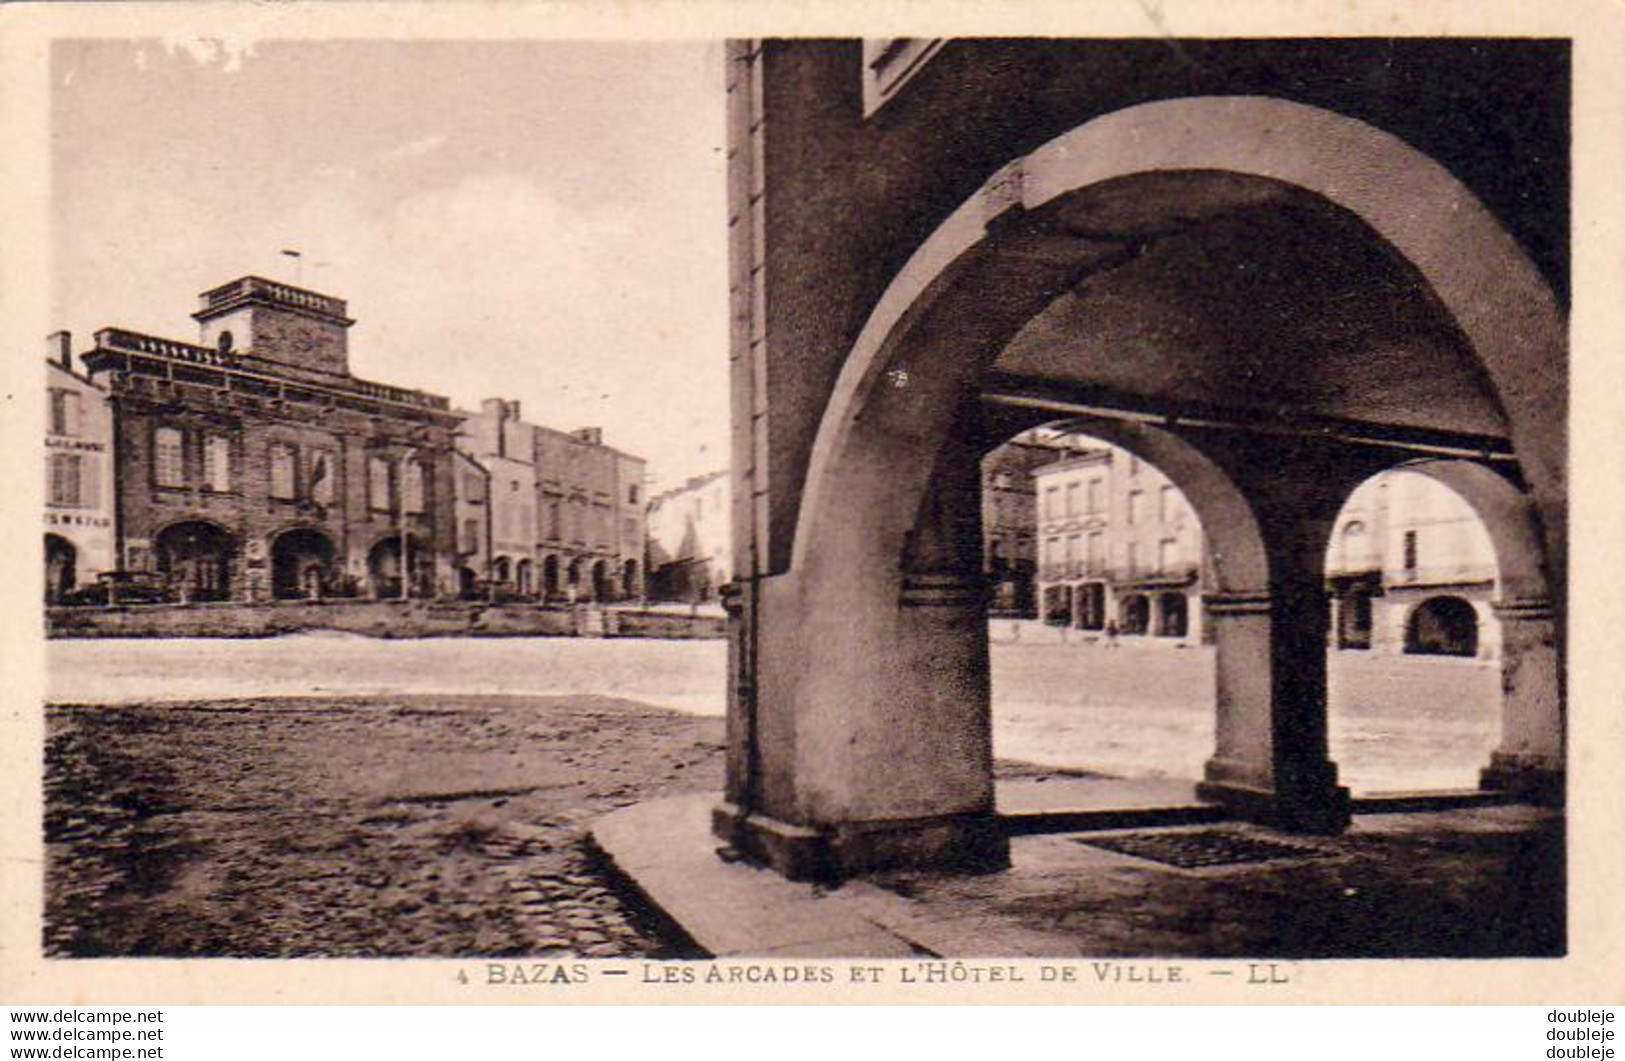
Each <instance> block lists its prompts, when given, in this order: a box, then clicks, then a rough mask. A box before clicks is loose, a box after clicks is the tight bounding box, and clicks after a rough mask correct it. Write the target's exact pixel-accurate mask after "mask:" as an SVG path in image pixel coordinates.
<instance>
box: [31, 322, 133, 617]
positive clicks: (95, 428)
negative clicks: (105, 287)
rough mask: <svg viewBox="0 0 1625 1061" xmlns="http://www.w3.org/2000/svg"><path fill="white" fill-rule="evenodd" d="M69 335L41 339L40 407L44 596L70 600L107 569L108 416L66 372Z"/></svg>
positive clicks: (110, 562)
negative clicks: (42, 387) (43, 380)
mask: <svg viewBox="0 0 1625 1061" xmlns="http://www.w3.org/2000/svg"><path fill="white" fill-rule="evenodd" d="M71 342H72V340H71V337H70V336H69V335H68V334H67V333H66V332H57V333H56V334H55V335H52V336H51V338H50V340H49V347H48V351H47V352H48V354H49V357H48V360H47V361H46V363H45V372H46V410H45V599H46V601H48V602H50V603H59V602H64V601H71V600H74V599H76V598H77V597H78V596H80V595H82V594H83V593H84V592H86V591H91V590H92V589H93V587H99V586H100V580H101V576H103V575H105V574H108V573H110V572H112V571H114V570H115V569H116V568H117V566H118V564H117V555H118V550H117V547H116V542H115V538H114V535H115V527H114V523H113V474H112V471H113V469H112V467H111V451H112V439H113V421H112V414H111V413H110V411H109V410H108V406H107V394H106V392H104V391H103V390H102V389H101V388H100V387H98V386H96V385H95V384H94V383H92V382H91V381H90V380H89V379H88V378H86V377H84V376H81V375H79V374H78V373H77V372H75V371H74V370H73V354H72V347H71Z"/></svg>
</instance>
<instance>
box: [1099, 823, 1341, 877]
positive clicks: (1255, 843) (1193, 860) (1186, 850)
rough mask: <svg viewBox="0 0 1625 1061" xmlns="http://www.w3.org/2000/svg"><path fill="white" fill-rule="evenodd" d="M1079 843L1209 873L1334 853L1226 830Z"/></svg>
mask: <svg viewBox="0 0 1625 1061" xmlns="http://www.w3.org/2000/svg"><path fill="white" fill-rule="evenodd" d="M1078 843H1080V844H1084V845H1086V846H1089V847H1099V848H1104V849H1105V850H1107V851H1115V852H1116V853H1117V854H1120V855H1132V856H1133V857H1135V858H1144V859H1149V860H1150V861H1152V862H1161V863H1162V864H1164V865H1167V866H1177V867H1178V868H1180V869H1206V868H1208V867H1211V866H1234V865H1242V864H1245V863H1248V862H1273V861H1276V860H1278V859H1286V858H1300V859H1301V858H1329V857H1331V855H1332V852H1330V851H1325V850H1322V849H1321V848H1318V847H1311V846H1309V845H1308V844H1294V843H1288V842H1286V841H1284V840H1266V839H1263V838H1262V837H1257V836H1248V835H1247V834H1245V833H1239V832H1233V831H1230V830H1226V829H1206V830H1203V831H1201V832H1189V833H1122V834H1118V835H1116V836H1091V837H1078Z"/></svg>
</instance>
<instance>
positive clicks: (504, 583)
mask: <svg viewBox="0 0 1625 1061" xmlns="http://www.w3.org/2000/svg"><path fill="white" fill-rule="evenodd" d="M491 580H492V581H493V582H495V583H496V584H497V585H499V586H501V587H503V588H504V589H510V588H512V586H513V561H511V560H509V559H508V558H507V557H506V556H499V557H497V558H496V559H495V560H493V561H492V562H491Z"/></svg>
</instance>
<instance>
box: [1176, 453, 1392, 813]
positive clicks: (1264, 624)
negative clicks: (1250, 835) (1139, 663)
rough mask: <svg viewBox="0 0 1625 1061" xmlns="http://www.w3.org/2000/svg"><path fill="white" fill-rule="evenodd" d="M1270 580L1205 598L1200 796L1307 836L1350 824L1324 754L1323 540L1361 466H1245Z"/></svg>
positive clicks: (1339, 462) (1289, 459)
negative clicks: (1211, 702) (1207, 730)
mask: <svg viewBox="0 0 1625 1061" xmlns="http://www.w3.org/2000/svg"><path fill="white" fill-rule="evenodd" d="M1243 468H1244V470H1245V471H1246V472H1247V473H1249V474H1248V476H1247V478H1248V482H1247V491H1248V493H1249V495H1250V498H1251V502H1252V508H1253V511H1254V513H1255V515H1256V516H1257V518H1258V523H1259V530H1260V533H1261V534H1262V535H1263V539H1264V542H1265V548H1266V552H1267V556H1268V568H1269V570H1268V579H1267V581H1268V584H1267V587H1260V588H1259V589H1257V590H1245V589H1242V590H1237V589H1232V590H1231V591H1230V592H1227V593H1220V594H1210V595H1209V596H1208V597H1207V598H1206V600H1207V613H1208V617H1209V619H1210V621H1211V622H1212V624H1213V629H1214V635H1213V636H1214V646H1215V652H1216V660H1215V663H1216V674H1217V689H1216V693H1217V710H1218V719H1217V727H1216V734H1217V739H1216V747H1215V751H1214V756H1213V759H1212V760H1210V761H1209V762H1208V764H1207V768H1206V770H1205V772H1204V774H1205V777H1204V780H1203V783H1202V784H1201V785H1200V786H1199V788H1198V792H1199V793H1200V794H1201V795H1202V797H1203V798H1205V799H1211V800H1215V801H1217V802H1221V803H1224V804H1226V805H1228V806H1230V807H1232V808H1234V809H1235V810H1236V811H1237V812H1238V813H1239V814H1241V815H1243V816H1244V817H1246V818H1248V819H1250V820H1253V821H1258V822H1262V823H1264V824H1268V825H1272V826H1276V827H1278V828H1283V829H1290V830H1294V831H1301V832H1316V833H1333V832H1340V831H1341V830H1343V829H1345V828H1347V826H1348V823H1349V818H1350V803H1349V794H1348V790H1347V789H1346V788H1343V787H1342V786H1340V785H1339V784H1338V783H1337V767H1336V766H1335V765H1334V764H1333V763H1332V761H1331V759H1330V758H1329V755H1328V742H1327V721H1326V710H1327V708H1326V652H1327V639H1328V633H1329V627H1330V622H1329V619H1330V614H1331V613H1330V604H1329V600H1328V594H1327V592H1326V583H1325V555H1326V543H1327V540H1328V537H1329V535H1330V533H1331V527H1332V525H1333V522H1334V520H1335V517H1336V515H1337V511H1338V508H1339V507H1340V506H1341V502H1342V499H1343V497H1344V496H1346V494H1347V492H1348V489H1349V488H1350V487H1349V486H1348V485H1347V484H1349V483H1352V482H1357V481H1359V478H1360V477H1361V476H1362V475H1363V473H1364V468H1363V467H1361V466H1360V465H1359V464H1358V463H1357V462H1356V461H1355V460H1352V459H1349V458H1348V457H1347V456H1346V455H1345V454H1343V453H1340V452H1338V451H1336V450H1333V449H1330V448H1326V449H1320V448H1316V449H1308V450H1306V451H1305V452H1302V453H1294V452H1291V451H1288V450H1285V449H1284V448H1283V450H1282V451H1281V452H1279V453H1278V454H1277V455H1275V459H1273V460H1264V459H1260V458H1259V457H1258V456H1254V458H1253V459H1252V460H1251V461H1249V462H1248V463H1247V464H1246V465H1244V466H1243Z"/></svg>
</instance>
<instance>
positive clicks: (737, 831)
mask: <svg viewBox="0 0 1625 1061" xmlns="http://www.w3.org/2000/svg"><path fill="white" fill-rule="evenodd" d="M938 469H939V470H938V474H937V476H936V477H935V478H934V479H933V481H932V484H931V487H930V489H929V490H928V492H927V495H926V498H925V502H924V504H923V506H922V509H921V512H920V516H919V519H918V521H917V523H916V526H915V529H914V530H913V532H912V533H911V534H910V535H909V536H908V540H907V541H906V542H904V543H902V545H903V548H902V549H901V552H900V554H899V551H897V550H895V549H890V548H889V547H888V544H887V543H883V542H876V543H872V547H871V549H870V551H869V553H868V555H867V556H862V557H858V560H857V562H856V563H855V564H853V565H852V566H850V567H845V568H842V569H841V571H840V572H839V577H836V574H835V573H832V572H830V571H827V570H824V571H818V572H817V577H816V578H815V579H808V580H807V581H803V580H802V578H801V577H800V575H799V573H792V574H789V575H786V576H780V577H777V578H773V579H767V580H763V581H762V583H761V587H762V593H763V596H764V600H763V604H764V605H765V606H764V607H762V608H761V609H760V610H759V611H757V612H755V618H754V621H753V622H743V621H736V623H735V630H736V634H735V636H736V638H737V639H739V640H738V642H737V643H736V646H735V658H736V659H737V660H739V661H740V664H739V665H737V669H736V671H735V674H734V675H733V677H734V680H736V681H741V682H744V681H747V680H748V679H747V675H748V674H750V673H754V674H755V676H756V680H755V683H754V684H753V685H752V686H751V687H749V688H743V687H741V688H739V689H736V690H735V702H736V703H738V704H741V705H743V704H750V705H752V707H753V710H752V711H751V712H750V713H749V714H747V713H745V712H742V711H736V712H735V713H734V714H735V717H734V718H731V719H730V734H729V754H730V765H729V783H728V790H727V796H726V802H725V803H724V804H723V805H722V806H720V807H719V808H718V809H717V812H716V813H715V814H714V815H713V819H712V823H713V830H714V831H715V832H716V833H717V835H718V836H719V837H721V838H722V839H724V840H725V841H726V842H727V843H728V844H729V845H730V846H731V847H733V848H734V849H735V850H737V851H739V852H741V853H742V854H744V855H746V856H748V857H751V858H753V859H755V860H757V861H761V862H766V863H768V864H769V865H771V866H772V867H773V868H775V869H777V870H778V871H779V872H781V873H783V874H785V875H786V876H788V877H791V878H792V879H825V880H838V879H841V878H844V877H847V876H851V875H853V874H857V873H862V872H866V871H870V870H877V869H884V868H886V867H889V866H908V867H911V868H937V869H947V870H959V871H985V870H990V869H998V868H1002V867H1004V866H1006V865H1008V863H1009V843H1008V840H1007V838H1006V836H1005V833H1004V829H1003V826H1002V824H1001V823H1000V822H999V820H998V817H997V815H996V813H995V808H994V793H993V740H992V709H991V687H990V680H989V673H988V657H987V653H988V633H987V612H986V607H987V605H986V580H985V578H984V577H983V575H982V573H981V542H980V494H979V490H980V476H979V450H977V449H976V448H975V447H974V446H973V445H971V444H969V443H956V444H952V445H950V447H949V451H948V452H947V453H946V454H945V455H944V457H943V459H942V460H941V461H940V462H939V465H938ZM812 587H816V588H812ZM808 596H817V597H818V598H819V599H818V601H817V603H816V606H815V605H814V602H813V601H811V600H808V599H807V598H808ZM740 606H741V608H742V615H741V619H743V618H747V617H748V615H749V610H750V609H753V608H755V607H756V602H755V601H754V600H752V599H751V598H750V597H749V595H748V594H747V595H746V596H745V597H744V598H743V599H742V600H741V601H740ZM775 617H780V621H774V619H775ZM791 617H794V619H793V620H792V618H791ZM752 636H753V637H754V638H755V640H754V641H749V640H746V639H747V638H749V637H752ZM747 728H748V729H749V730H750V732H748V733H747V732H746V729H747Z"/></svg>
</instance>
